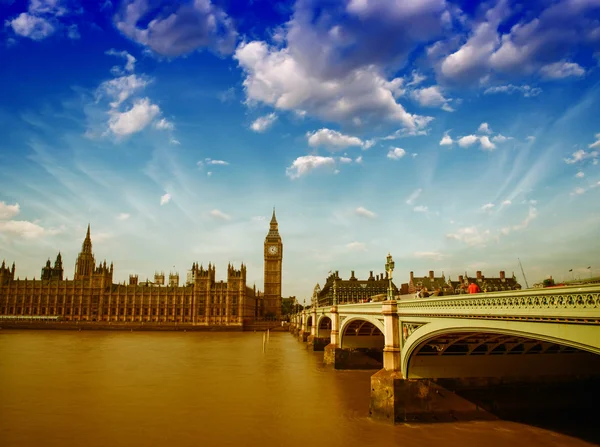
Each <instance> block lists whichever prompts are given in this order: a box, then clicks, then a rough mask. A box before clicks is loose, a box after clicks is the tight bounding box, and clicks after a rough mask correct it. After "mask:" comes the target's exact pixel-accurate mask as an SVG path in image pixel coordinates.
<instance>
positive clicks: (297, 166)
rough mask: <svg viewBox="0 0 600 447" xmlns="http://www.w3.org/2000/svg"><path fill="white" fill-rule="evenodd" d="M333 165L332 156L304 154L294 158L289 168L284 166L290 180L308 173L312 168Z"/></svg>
mask: <svg viewBox="0 0 600 447" xmlns="http://www.w3.org/2000/svg"><path fill="white" fill-rule="evenodd" d="M333 166H335V160H334V159H333V158H332V157H321V156H319V155H304V156H302V157H298V158H296V159H295V160H294V162H293V163H292V165H291V166H290V167H289V168H286V171H285V172H286V175H287V176H288V177H290V178H291V179H292V180H293V179H297V178H299V177H302V176H303V175H306V174H308V173H309V172H311V171H312V170H314V169H318V168H323V167H333Z"/></svg>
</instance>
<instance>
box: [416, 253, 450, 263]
mask: <svg viewBox="0 0 600 447" xmlns="http://www.w3.org/2000/svg"><path fill="white" fill-rule="evenodd" d="M414 257H415V258H417V259H429V260H431V261H442V260H444V259H445V258H446V257H447V255H444V254H442V253H440V252H439V251H417V252H415V253H414Z"/></svg>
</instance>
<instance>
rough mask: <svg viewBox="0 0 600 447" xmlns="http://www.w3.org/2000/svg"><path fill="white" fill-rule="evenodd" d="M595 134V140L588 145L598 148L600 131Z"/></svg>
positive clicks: (599, 146)
mask: <svg viewBox="0 0 600 447" xmlns="http://www.w3.org/2000/svg"><path fill="white" fill-rule="evenodd" d="M595 136H596V141H594V142H593V143H592V144H590V145H589V146H588V147H589V148H590V149H593V148H596V147H598V148H600V133H597V134H596V135H595Z"/></svg>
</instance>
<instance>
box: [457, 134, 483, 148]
mask: <svg viewBox="0 0 600 447" xmlns="http://www.w3.org/2000/svg"><path fill="white" fill-rule="evenodd" d="M478 141H479V137H478V136H477V135H466V136H464V137H460V138H459V139H458V145H459V146H460V147H469V146H472V145H474V144H475V143H477V142H478Z"/></svg>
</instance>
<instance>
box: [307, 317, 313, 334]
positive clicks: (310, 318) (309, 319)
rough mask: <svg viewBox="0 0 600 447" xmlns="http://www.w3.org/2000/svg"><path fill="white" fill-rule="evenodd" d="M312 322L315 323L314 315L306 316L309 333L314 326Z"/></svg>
mask: <svg viewBox="0 0 600 447" xmlns="http://www.w3.org/2000/svg"><path fill="white" fill-rule="evenodd" d="M312 321H313V317H312V315H307V316H306V327H307V328H308V330H309V331H310V327H311V326H312Z"/></svg>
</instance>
